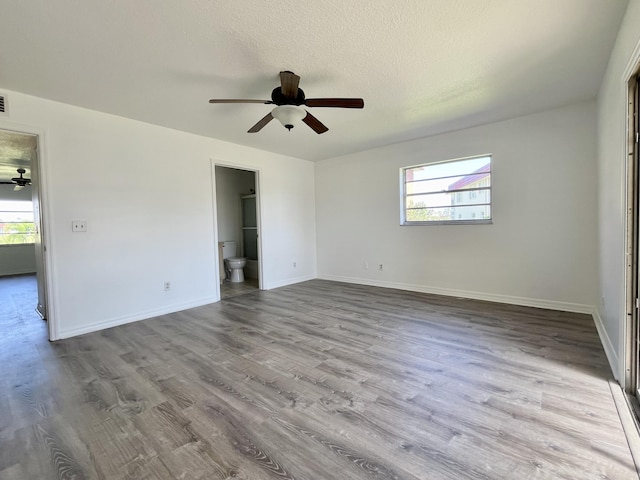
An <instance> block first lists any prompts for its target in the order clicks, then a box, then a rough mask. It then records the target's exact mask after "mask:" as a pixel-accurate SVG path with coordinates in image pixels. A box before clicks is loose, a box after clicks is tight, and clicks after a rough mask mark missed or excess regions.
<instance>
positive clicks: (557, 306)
mask: <svg viewBox="0 0 640 480" xmlns="http://www.w3.org/2000/svg"><path fill="white" fill-rule="evenodd" d="M318 278H320V279H322V280H333V281H336V282H346V283H359V284H360V285H370V286H372V287H383V288H397V289H399V290H408V291H410V292H421V293H433V294H435V295H445V296H447V297H460V298H470V299H473V300H485V301H487V302H496V303H507V304H510V305H522V306H524V307H537V308H547V309H549V310H561V311H563V312H575V313H587V314H591V313H593V306H592V305H583V304H580V303H570V302H558V301H555V300H542V299H538V298H528V297H515V296H512V295H499V294H495V293H485V292H472V291H468V290H456V289H452V288H441V287H430V286H427V285H412V284H408V283H395V282H382V281H378V280H369V279H364V278H352V277H340V276H337V275H320V276H319V277H318Z"/></svg>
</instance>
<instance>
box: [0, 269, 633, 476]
mask: <svg viewBox="0 0 640 480" xmlns="http://www.w3.org/2000/svg"><path fill="white" fill-rule="evenodd" d="M3 282H5V280H4V279H0V314H1V315H2V316H1V317H0V318H1V326H0V329H1V331H0V333H1V335H0V368H1V369H2V375H1V376H0V478H1V479H3V480H9V479H19V480H30V479H34V480H35V479H38V480H40V479H47V480H49V479H58V478H59V479H200V480H204V479H207V480H209V479H245V480H249V479H250V480H260V479H276V478H277V479H299V480H302V479H308V480H328V479H354V480H358V479H425V480H445V479H446V480H462V479H474V480H485V479H496V480H497V479H500V480H504V479H517V480H524V479H536V480H539V479H576V480H589V479H594V480H595V479H599V480H602V479H611V480H614V479H615V480H627V479H637V478H638V477H637V475H636V473H635V469H634V466H633V462H632V458H631V455H630V452H629V449H628V446H627V444H626V440H625V437H624V434H623V432H622V428H621V426H620V422H619V420H618V417H617V413H616V409H615V406H614V403H613V400H612V398H611V393H610V390H609V385H608V379H609V378H610V376H611V373H610V370H609V367H608V365H607V361H606V358H605V355H604V352H603V350H602V347H601V345H600V343H599V340H598V336H597V334H596V330H595V328H594V325H593V322H592V320H591V318H590V317H589V316H587V315H579V314H573V313H563V312H556V311H549V310H542V309H535V308H526V307H517V306H509V305H501V304H493V303H487V302H480V301H472V300H462V299H454V298H448V297H441V296H435V295H426V294H419V293H411V292H404V291H399V290H391V289H380V288H373V287H366V286H359V285H350V284H342V283H336V282H329V281H321V280H314V281H310V282H304V283H300V284H297V285H292V286H288V287H283V288H278V289H275V290H271V291H257V292H254V293H248V294H246V295H242V296H237V297H231V298H229V299H225V300H223V301H221V302H219V303H217V304H212V305H208V306H204V307H200V308H195V309H192V310H188V311H184V312H179V313H175V314H171V315H164V316H161V317H158V318H153V319H149V320H145V321H141V322H137V323H133V324H128V325H124V326H120V327H116V328H111V329H109V330H105V331H102V332H96V333H92V334H87V335H83V336H80V337H76V338H71V339H67V340H63V341H58V342H54V343H50V342H48V341H47V340H46V323H45V322H43V321H41V320H39V319H38V317H37V316H35V314H31V313H29V312H26V310H25V309H24V308H23V306H24V305H25V303H24V302H25V301H28V296H29V293H28V290H29V289H30V288H31V289H34V288H35V284H34V283H33V282H32V286H31V287H29V285H28V277H27V278H23V277H17V278H13V279H9V280H8V282H13V283H14V285H13V287H14V288H8V286H9V284H8V283H3ZM7 292H13V293H11V294H9V293H7ZM31 294H32V295H33V292H32V293H31ZM27 310H29V311H31V310H32V308H31V307H29V308H28V309H27Z"/></svg>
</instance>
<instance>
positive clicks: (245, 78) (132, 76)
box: [0, 0, 627, 160]
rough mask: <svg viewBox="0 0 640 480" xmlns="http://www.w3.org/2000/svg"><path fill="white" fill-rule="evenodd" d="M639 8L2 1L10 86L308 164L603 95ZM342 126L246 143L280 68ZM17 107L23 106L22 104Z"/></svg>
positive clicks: (595, 1) (509, 0) (565, 3)
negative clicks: (327, 101)
mask: <svg viewBox="0 0 640 480" xmlns="http://www.w3.org/2000/svg"><path fill="white" fill-rule="evenodd" d="M626 4H627V0H403V1H400V0H366V1H365V0H325V1H322V2H319V1H318V2H312V1H303V0H279V1H267V0H233V1H232V0H229V1H212V0H180V1H176V0H136V1H125V0H119V1H104V0H82V1H78V0H49V1H15V0H0V12H1V15H0V46H1V48H0V88H5V89H9V90H16V91H20V92H23V93H27V94H32V95H36V96H39V97H44V98H48V99H52V100H56V101H60V102H64V103H69V104H73V105H79V106H83V107H86V108H91V109H95V110H99V111H103V112H108V113H112V114H116V115H121V116H124V117H130V118H134V119H138V120H142V121H146V122H150V123H153V124H158V125H164V126H167V127H171V128H175V129H178V130H184V131H188V132H193V133H197V134H200V135H205V136H210V137H215V138H219V139H222V140H227V141H230V142H234V143H239V144H242V145H248V146H252V147H256V148H260V149H264V150H269V151H273V152H278V153H282V154H286V155H291V156H295V157H299V158H305V159H309V160H318V159H323V158H329V157H334V156H338V155H341V154H346V153H350V152H355V151H360V150H365V149H368V148H372V147H376V146H380V145H385V144H390V143H395V142H399V141H403V140H407V139H412V138H418V137H424V136H427V135H432V134H435V133H441V132H444V131H450V130H455V129H460V128H465V127H469V126H472V125H477V124H481V123H486V122H490V121H495V120H500V119H504V118H509V117H513V116H517V115H522V114H527V113H532V112H535V111H540V110H543V109H547V108H552V107H555V106H560V105H564V104H568V103H572V102H576V101H581V100H584V99H589V98H593V97H594V96H595V95H596V93H597V89H598V86H599V84H600V81H601V78H602V74H603V72H604V69H605V66H606V62H607V59H608V57H609V54H610V52H611V48H612V46H613V42H614V40H615V36H616V33H617V30H618V27H619V24H620V21H621V18H622V16H623V14H624V10H625V8H626ZM280 70H292V71H293V72H295V73H297V74H298V75H300V76H301V77H302V79H301V82H300V87H301V88H303V89H304V91H305V93H306V95H307V97H309V98H317V97H362V98H364V101H365V108H364V109H363V110H352V109H331V108H314V109H311V110H312V113H313V114H314V115H315V116H316V117H317V118H318V119H319V120H321V121H322V122H323V123H325V124H326V125H327V126H328V127H329V129H330V130H329V132H327V133H325V134H322V135H317V134H315V133H314V132H313V131H312V130H311V129H309V128H308V127H306V126H305V125H301V126H299V127H296V128H294V129H293V130H292V131H291V132H288V131H287V130H285V129H284V127H282V125H280V124H279V123H278V122H277V121H273V122H271V123H270V124H268V125H267V126H266V127H265V128H264V129H263V130H262V131H261V132H260V133H255V134H249V133H246V131H247V130H248V129H249V128H250V127H251V126H252V125H253V124H254V123H256V122H257V121H258V120H259V119H260V118H262V117H263V116H264V115H265V114H266V113H267V112H269V111H270V110H271V108H272V106H269V105H261V104H246V105H245V104H243V105H210V104H209V103H208V99H209V98H257V99H260V98H264V99H269V98H270V93H271V90H272V89H273V88H274V87H276V86H278V85H279V80H278V72H279V71H280ZM9 101H10V99H9Z"/></svg>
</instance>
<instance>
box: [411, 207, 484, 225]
mask: <svg viewBox="0 0 640 480" xmlns="http://www.w3.org/2000/svg"><path fill="white" fill-rule="evenodd" d="M490 218H491V207H490V206H489V205H474V206H463V207H435V208H428V207H425V208H417V209H412V210H407V221H409V222H444V221H456V220H458V221H462V220H488V219H490Z"/></svg>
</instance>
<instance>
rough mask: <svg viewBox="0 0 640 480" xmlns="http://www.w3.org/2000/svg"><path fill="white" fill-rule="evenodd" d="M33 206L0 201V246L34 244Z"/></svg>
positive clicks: (21, 202) (24, 203)
mask: <svg viewBox="0 0 640 480" xmlns="http://www.w3.org/2000/svg"><path fill="white" fill-rule="evenodd" d="M35 233H36V229H35V225H34V223H33V204H32V202H30V201H9V200H0V245H13V244H20V243H34V241H35Z"/></svg>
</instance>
